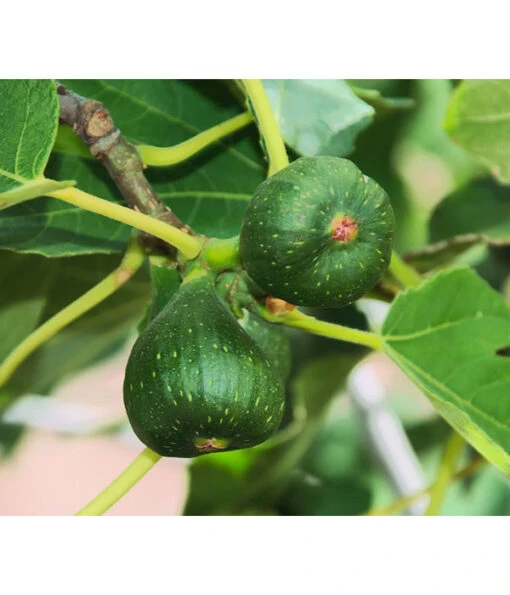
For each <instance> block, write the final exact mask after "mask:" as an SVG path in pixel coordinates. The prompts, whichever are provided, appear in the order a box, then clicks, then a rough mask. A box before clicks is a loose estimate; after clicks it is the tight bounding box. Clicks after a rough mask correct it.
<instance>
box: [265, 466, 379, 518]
mask: <svg viewBox="0 0 510 595" xmlns="http://www.w3.org/2000/svg"><path fill="white" fill-rule="evenodd" d="M370 502H371V492H370V487H369V484H368V482H364V481H363V480H362V479H360V478H359V477H356V476H354V475H353V476H351V477H349V478H347V477H346V478H343V479H337V480H334V481H324V480H322V479H319V478H317V477H315V476H313V475H309V474H306V473H303V472H298V473H296V474H295V475H294V476H293V478H292V480H291V481H290V483H289V485H288V486H287V488H286V490H285V491H284V493H283V494H282V495H281V496H280V497H279V498H278V503H277V510H278V512H279V513H280V514H282V515H285V516H353V515H358V514H361V513H363V512H365V511H366V510H367V509H368V508H370Z"/></svg>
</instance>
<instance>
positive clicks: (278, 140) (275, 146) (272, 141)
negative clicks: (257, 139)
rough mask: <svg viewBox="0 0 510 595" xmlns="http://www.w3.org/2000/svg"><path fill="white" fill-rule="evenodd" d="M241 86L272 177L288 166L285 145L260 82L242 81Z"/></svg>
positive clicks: (269, 174)
mask: <svg viewBox="0 0 510 595" xmlns="http://www.w3.org/2000/svg"><path fill="white" fill-rule="evenodd" d="M243 85H244V88H245V91H246V95H247V97H248V100H249V102H250V104H251V107H252V109H253V112H254V114H255V120H256V122H257V126H258V128H259V131H260V134H261V136H262V138H263V140H264V144H265V146H266V150H267V155H268V158H269V172H268V176H272V175H273V174H275V173H276V172H277V171H279V170H280V169H283V168H284V167H287V165H289V158H288V157H287V152H286V151H285V144H284V142H283V139H282V135H281V134H280V129H279V128H278V124H277V122H276V118H275V117H274V114H273V110H272V108H271V104H270V103H269V99H268V98H267V95H266V92H265V90H264V86H263V85H262V82H261V81H259V80H250V79H244V80H243Z"/></svg>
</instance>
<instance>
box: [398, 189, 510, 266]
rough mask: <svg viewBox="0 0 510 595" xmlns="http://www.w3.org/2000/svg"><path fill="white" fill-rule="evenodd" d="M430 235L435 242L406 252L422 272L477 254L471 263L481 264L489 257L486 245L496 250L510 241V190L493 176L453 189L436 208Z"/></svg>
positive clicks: (410, 261) (431, 218) (430, 221)
mask: <svg viewBox="0 0 510 595" xmlns="http://www.w3.org/2000/svg"><path fill="white" fill-rule="evenodd" d="M429 236H430V238H431V241H432V242H433V243H431V244H429V245H428V246H426V247H424V248H422V249H418V250H411V251H408V252H407V253H406V254H405V260H406V261H408V262H409V263H410V264H412V265H413V266H414V267H416V268H417V269H418V270H419V271H421V272H427V271H430V270H433V269H437V268H441V267H445V266H449V265H451V264H455V263H462V261H465V259H468V260H469V258H468V257H469V254H472V255H473V256H474V259H473V261H472V262H469V264H478V261H480V260H482V261H483V260H484V259H486V257H487V251H486V250H485V251H483V250H482V249H483V248H484V247H489V248H490V249H491V251H494V252H497V251H498V250H499V249H504V247H505V246H508V245H509V244H510V192H509V191H508V189H507V188H506V187H505V186H501V185H499V184H497V183H496V182H495V181H493V180H491V179H483V180H477V181H474V182H472V183H471V184H469V185H468V186H465V187H463V188H461V189H459V190H457V191H456V192H453V193H452V194H450V195H449V196H447V197H446V198H445V199H444V200H443V201H442V202H441V203H439V205H438V206H437V207H436V208H435V210H434V211H433V213H432V215H431V217H430V220H429ZM475 248H476V249H477V250H476V252H475V251H474V250H473V249H475ZM468 252H469V254H468V255H466V253H468ZM464 255H465V257H464ZM466 263H468V262H466ZM487 268H490V264H489V265H488V264H486V263H484V264H482V267H481V268H479V269H478V270H479V272H481V273H482V271H483V270H485V269H487ZM482 275H483V276H484V278H490V277H491V276H492V275H489V277H487V276H486V275H485V274H484V273H482Z"/></svg>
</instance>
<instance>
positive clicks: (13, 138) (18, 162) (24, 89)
mask: <svg viewBox="0 0 510 595" xmlns="http://www.w3.org/2000/svg"><path fill="white" fill-rule="evenodd" d="M58 111H59V106H58V100H57V89H56V86H55V83H54V82H53V81H50V80H0V130H1V131H2V142H1V143H0V193H3V192H8V191H12V190H14V189H15V188H19V187H20V186H22V185H23V184H24V183H25V182H27V181H30V180H34V179H35V178H37V177H38V176H40V175H41V174H42V173H43V171H44V168H45V166H46V163H47V161H48V157H49V155H50V151H51V148H52V146H53V143H54V141H55V136H56V134H57V127H58ZM1 201H2V197H1V196H0V203H1Z"/></svg>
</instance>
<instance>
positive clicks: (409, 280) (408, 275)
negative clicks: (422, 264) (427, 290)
mask: <svg viewBox="0 0 510 595" xmlns="http://www.w3.org/2000/svg"><path fill="white" fill-rule="evenodd" d="M388 270H389V272H390V273H391V274H392V275H393V276H394V277H395V279H396V280H397V281H398V282H399V283H400V284H401V285H403V286H404V287H419V286H420V285H421V283H422V281H423V279H422V277H421V275H420V274H419V273H418V271H416V270H415V269H413V267H411V266H409V265H408V264H407V263H405V262H404V261H403V260H402V259H401V258H400V256H399V255H398V254H397V253H396V252H393V253H392V255H391V261H390V266H389V269H388Z"/></svg>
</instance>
